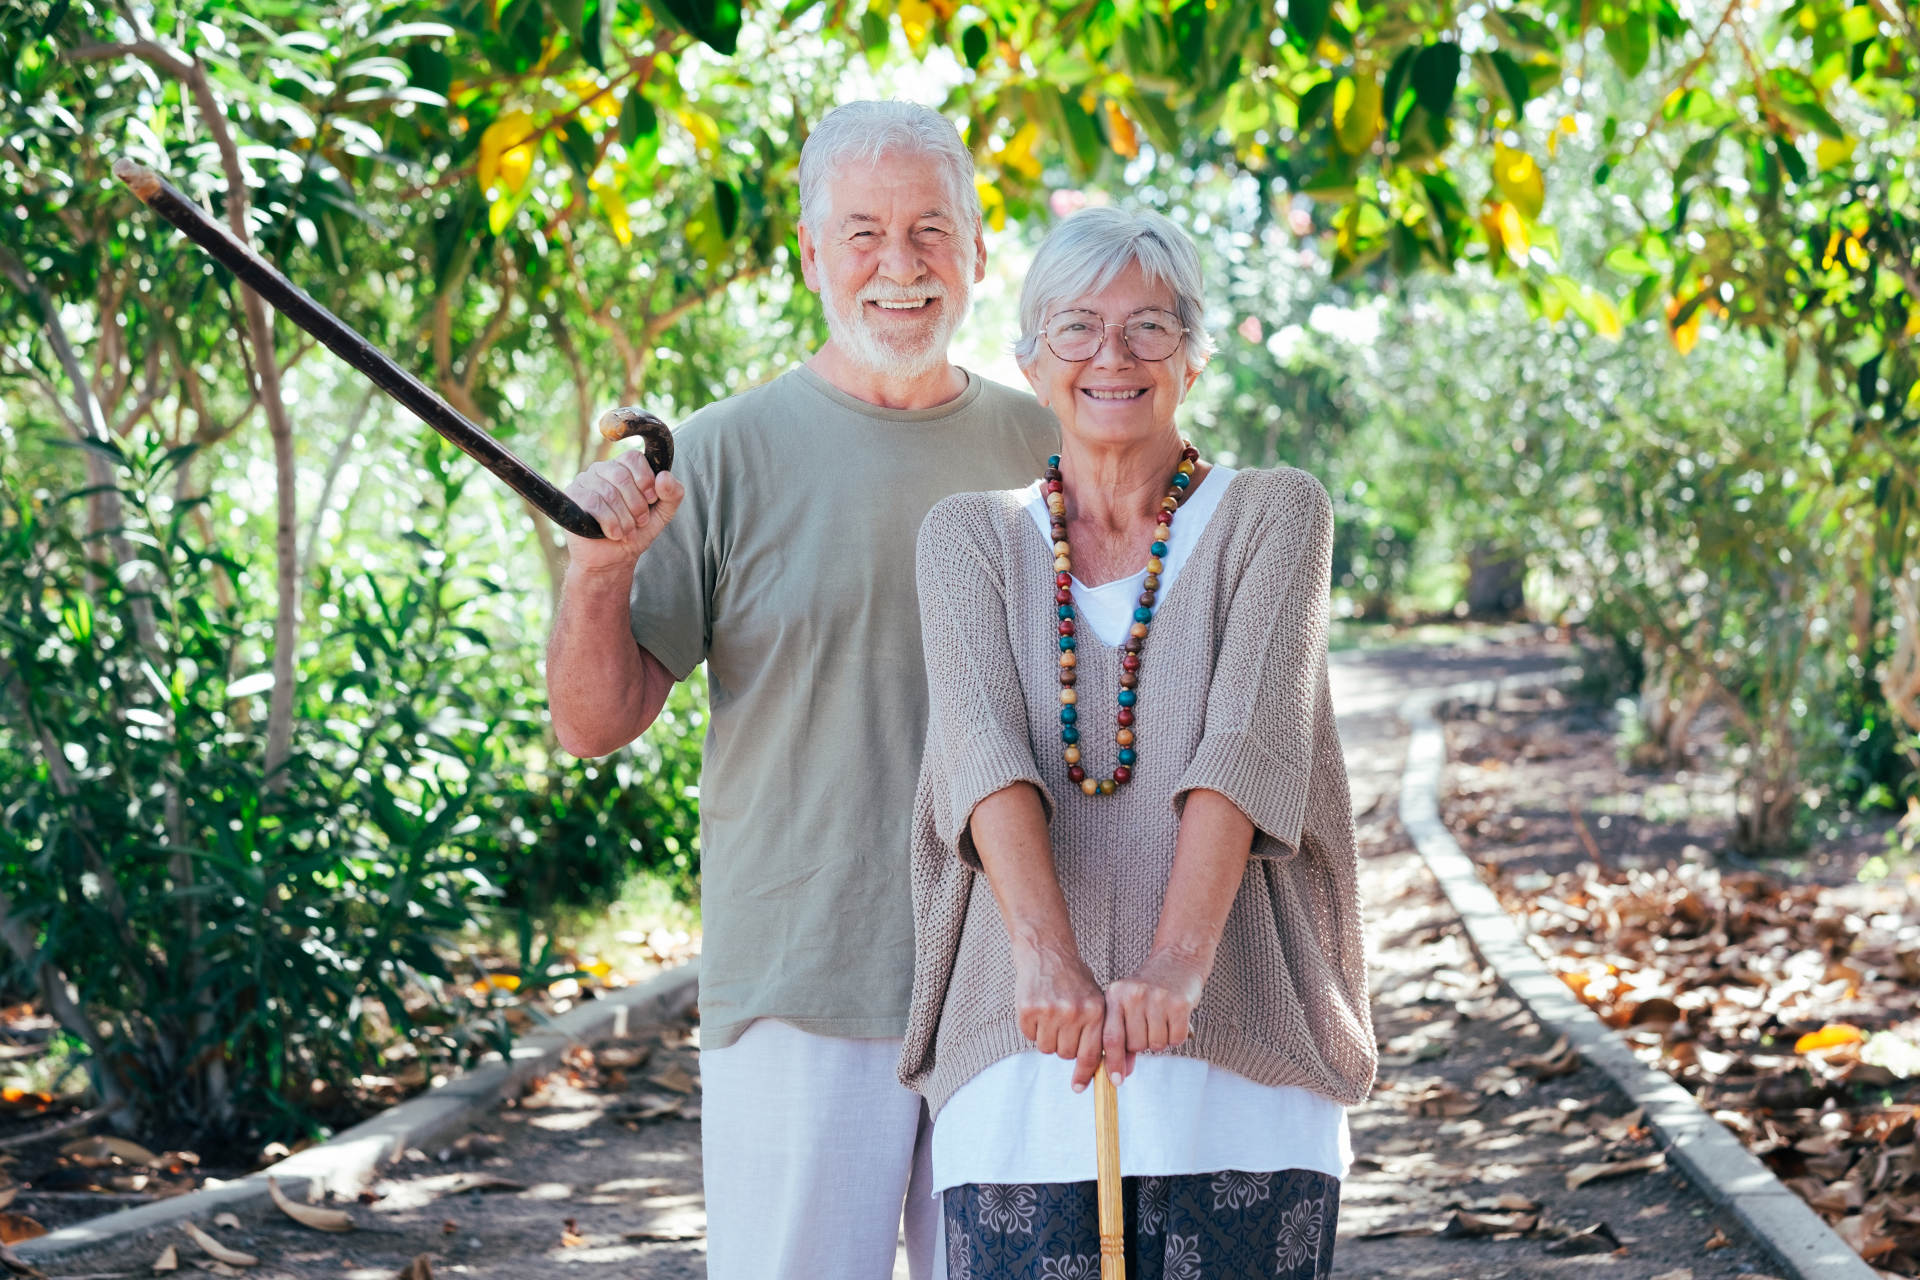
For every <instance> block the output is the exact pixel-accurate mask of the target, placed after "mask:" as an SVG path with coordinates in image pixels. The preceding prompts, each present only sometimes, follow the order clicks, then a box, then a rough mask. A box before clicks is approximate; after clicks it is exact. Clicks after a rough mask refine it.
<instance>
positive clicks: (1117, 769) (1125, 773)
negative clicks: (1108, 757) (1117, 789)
mask: <svg viewBox="0 0 1920 1280" xmlns="http://www.w3.org/2000/svg"><path fill="white" fill-rule="evenodd" d="M1113 780H1114V781H1115V782H1130V781H1132V780H1133V770H1131V769H1129V768H1127V766H1125V765H1123V764H1121V765H1115V766H1114V768H1113Z"/></svg>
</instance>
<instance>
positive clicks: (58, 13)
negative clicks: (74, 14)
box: [40, 0, 73, 40]
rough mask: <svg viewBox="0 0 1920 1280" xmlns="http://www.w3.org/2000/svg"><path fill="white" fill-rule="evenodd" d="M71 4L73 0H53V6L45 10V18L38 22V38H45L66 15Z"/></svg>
mask: <svg viewBox="0 0 1920 1280" xmlns="http://www.w3.org/2000/svg"><path fill="white" fill-rule="evenodd" d="M72 6H73V0H53V8H51V9H49V10H47V20H46V21H45V22H42V23H41V24H40V39H42V40H45V39H46V38H47V37H48V36H50V35H52V34H53V31H54V28H55V27H58V26H59V25H60V22H61V19H63V18H65V17H66V16H67V10H68V9H70V8H71V7H72Z"/></svg>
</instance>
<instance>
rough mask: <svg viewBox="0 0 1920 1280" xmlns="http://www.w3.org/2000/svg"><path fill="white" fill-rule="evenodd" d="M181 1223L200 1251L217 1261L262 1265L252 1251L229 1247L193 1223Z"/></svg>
mask: <svg viewBox="0 0 1920 1280" xmlns="http://www.w3.org/2000/svg"><path fill="white" fill-rule="evenodd" d="M180 1225H181V1227H182V1228H183V1229H184V1230H185V1231H186V1233H187V1235H189V1236H190V1237H192V1239H193V1242H194V1243H195V1244H197V1245H199V1246H200V1251H201V1252H202V1253H204V1254H206V1255H207V1256H208V1257H209V1258H212V1259H213V1260H214V1261H215V1262H224V1263H226V1264H227V1265H228V1266H230V1267H257V1266H259V1265H260V1259H258V1258H256V1257H254V1256H253V1255H252V1254H250V1253H242V1252H241V1251H240V1250H238V1249H229V1248H228V1247H227V1246H226V1245H224V1244H221V1243H220V1242H219V1241H218V1240H215V1239H214V1238H213V1237H212V1236H210V1235H208V1234H207V1233H206V1232H204V1231H202V1230H201V1229H200V1228H199V1227H196V1226H195V1225H194V1224H193V1223H191V1222H183V1223H181V1224H180Z"/></svg>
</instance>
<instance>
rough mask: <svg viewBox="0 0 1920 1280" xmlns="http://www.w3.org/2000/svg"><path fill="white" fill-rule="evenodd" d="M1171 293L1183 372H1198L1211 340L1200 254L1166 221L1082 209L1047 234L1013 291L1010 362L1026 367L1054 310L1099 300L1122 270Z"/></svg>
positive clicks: (1145, 214) (1143, 212)
mask: <svg viewBox="0 0 1920 1280" xmlns="http://www.w3.org/2000/svg"><path fill="white" fill-rule="evenodd" d="M1132 266H1137V267H1139V268H1140V272H1141V274H1142V275H1144V276H1146V278H1147V279H1148V281H1149V282H1151V283H1153V284H1158V285H1164V286H1165V287H1166V288H1168V289H1170V290H1172V291H1173V296H1174V308H1175V311H1176V312H1177V313H1178V315H1179V317H1180V323H1181V324H1182V325H1184V326H1186V330H1187V346H1186V355H1187V368H1189V369H1196V370H1197V369H1204V368H1205V367H1206V364H1207V360H1208V359H1209V358H1210V357H1211V356H1212V355H1213V338H1212V337H1211V336H1210V335H1209V334H1208V333H1207V326H1206V324H1205V323H1204V319H1205V316H1204V312H1205V310H1206V306H1205V302H1204V298H1203V294H1202V291H1201V282H1200V252H1199V250H1197V249H1195V248H1194V247H1193V240H1192V239H1191V238H1190V237H1188V235H1187V233H1186V232H1184V231H1182V230H1181V229H1180V228H1179V226H1178V225H1177V224H1175V223H1174V222H1173V221H1172V220H1171V219H1169V218H1166V217H1163V216H1161V215H1160V214H1157V213H1152V212H1149V211H1147V210H1144V209H1142V210H1137V211H1129V210H1126V209H1115V208H1112V207H1107V206H1103V207H1098V208H1092V209H1082V210H1080V212H1078V213H1076V214H1074V215H1073V216H1071V217H1069V218H1068V219H1066V221H1064V222H1062V223H1061V224H1060V225H1059V226H1057V227H1055V228H1054V229H1053V230H1052V231H1051V232H1049V233H1048V234H1047V238H1046V239H1045V240H1044V241H1042V242H1041V245H1040V252H1038V253H1036V254H1035V255H1034V257H1033V266H1032V267H1031V268H1030V269H1029V270H1028V271H1027V280H1026V283H1025V284H1023V285H1022V286H1021V287H1020V340H1019V341H1018V342H1015V343H1014V344H1013V354H1014V358H1015V359H1017V360H1018V361H1019V362H1020V363H1021V365H1022V366H1023V367H1031V366H1032V364H1033V360H1034V357H1035V356H1036V355H1038V354H1039V351H1040V331H1041V330H1042V329H1044V328H1045V327H1046V323H1047V317H1048V316H1049V315H1051V314H1052V313H1053V312H1054V311H1055V310H1057V309H1058V308H1059V304H1061V303H1063V302H1070V301H1072V300H1073V299H1075V298H1084V297H1086V296H1087V295H1088V294H1090V293H1099V292H1100V291H1101V290H1102V289H1104V288H1106V287H1107V286H1108V285H1110V284H1112V283H1113V282H1114V280H1116V279H1117V278H1119V276H1120V274H1121V273H1122V272H1124V271H1125V270H1126V269H1127V268H1128V267H1132Z"/></svg>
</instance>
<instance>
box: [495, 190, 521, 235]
mask: <svg viewBox="0 0 1920 1280" xmlns="http://www.w3.org/2000/svg"><path fill="white" fill-rule="evenodd" d="M519 207H520V202H519V201H518V200H517V199H515V198H514V197H512V196H501V197H500V198H499V199H498V200H495V201H494V202H493V203H492V204H490V205H488V206H487V228H488V229H489V230H490V231H492V232H493V234H495V235H499V234H500V233H501V232H502V231H505V230H506V229H507V224H508V223H509V222H512V221H513V212H514V210H516V209H518V208H519Z"/></svg>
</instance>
